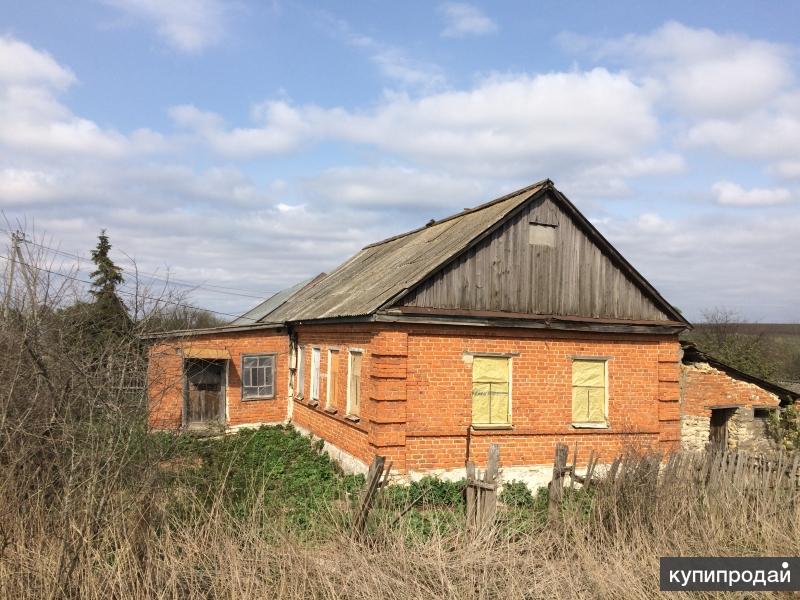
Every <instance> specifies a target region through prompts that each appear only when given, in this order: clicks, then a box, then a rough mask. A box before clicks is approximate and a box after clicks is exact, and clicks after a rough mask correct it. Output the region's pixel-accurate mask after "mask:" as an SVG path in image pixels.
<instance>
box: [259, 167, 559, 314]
mask: <svg viewBox="0 0 800 600" xmlns="http://www.w3.org/2000/svg"><path fill="white" fill-rule="evenodd" d="M549 185H552V184H551V182H550V181H549V180H546V181H541V182H539V183H535V184H533V185H531V186H528V187H526V188H523V189H521V190H518V191H516V192H514V193H513V194H509V195H508V196H503V197H502V198H498V199H497V200H493V201H492V202H488V203H486V204H483V205H481V206H478V207H476V208H473V209H470V210H465V211H464V212H462V213H459V214H456V215H453V216H451V217H448V218H445V219H442V220H440V221H436V222H433V223H431V224H429V225H428V226H426V227H424V228H421V229H417V230H414V231H410V232H408V233H406V234H403V235H399V236H395V237H392V238H389V239H387V240H384V241H382V242H378V243H376V244H371V245H369V246H366V247H365V248H364V249H362V250H361V251H360V252H359V253H358V254H356V255H355V256H353V257H352V258H350V259H349V260H347V261H346V262H345V263H343V264H342V265H340V266H339V267H337V268H336V269H335V270H334V271H333V272H332V273H330V274H329V275H328V276H327V277H325V278H324V279H322V280H321V281H318V282H316V283H314V284H312V285H308V286H307V287H305V288H304V289H301V290H300V291H298V292H296V293H295V294H294V295H292V296H291V298H290V299H289V300H287V301H285V302H283V303H282V304H281V305H280V306H279V307H278V308H276V309H275V310H273V311H272V312H270V313H267V314H265V315H264V316H263V317H262V319H264V320H268V321H272V322H284V321H306V320H313V319H329V318H336V317H355V316H362V315H369V314H372V313H373V312H375V311H377V310H378V309H379V308H380V307H381V306H383V305H384V304H386V303H387V302H388V301H389V300H391V299H392V298H394V297H395V296H397V295H398V294H400V293H401V292H403V291H404V290H406V289H408V288H409V287H411V286H412V285H414V284H416V283H418V282H419V281H421V280H422V279H423V278H424V277H425V276H427V275H428V274H429V273H430V272H431V271H433V270H434V269H435V268H436V267H438V266H439V265H441V264H442V263H444V262H445V261H447V260H448V259H450V258H452V257H453V256H455V255H456V254H458V253H459V252H461V251H462V250H463V249H464V248H466V247H467V246H469V244H470V243H471V242H472V241H473V240H474V239H475V238H476V237H478V236H480V234H481V233H483V232H484V231H486V230H487V229H488V228H490V227H492V225H494V224H495V223H497V222H498V221H500V220H502V219H503V218H504V217H505V216H506V215H507V214H508V213H509V212H510V211H512V210H514V209H515V208H516V207H517V206H519V205H520V204H522V203H523V202H525V201H526V200H528V199H529V198H530V197H531V196H533V195H534V194H536V193H538V192H539V191H541V190H542V189H544V188H545V187H547V186H549Z"/></svg>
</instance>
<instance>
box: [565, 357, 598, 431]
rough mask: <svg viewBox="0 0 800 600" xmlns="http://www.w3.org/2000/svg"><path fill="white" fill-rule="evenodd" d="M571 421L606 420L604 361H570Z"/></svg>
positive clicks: (594, 421) (591, 421)
mask: <svg viewBox="0 0 800 600" xmlns="http://www.w3.org/2000/svg"><path fill="white" fill-rule="evenodd" d="M572 422H573V423H598V424H603V423H605V422H606V361H605V360H584V359H576V360H574V361H572Z"/></svg>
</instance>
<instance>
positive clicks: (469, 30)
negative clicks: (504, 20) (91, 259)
mask: <svg viewBox="0 0 800 600" xmlns="http://www.w3.org/2000/svg"><path fill="white" fill-rule="evenodd" d="M440 9H441V12H442V14H443V15H444V18H445V28H444V29H443V30H442V36H444V37H464V36H467V35H486V34H489V33H495V32H496V31H497V29H498V27H497V23H495V22H494V21H492V19H490V18H489V17H487V16H486V15H485V14H484V13H483V12H481V10H480V9H479V8H477V7H476V6H473V5H471V4H466V3H464V2H447V3H445V4H442V5H441V7H440Z"/></svg>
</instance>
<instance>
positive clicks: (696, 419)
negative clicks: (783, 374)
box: [681, 342, 800, 451]
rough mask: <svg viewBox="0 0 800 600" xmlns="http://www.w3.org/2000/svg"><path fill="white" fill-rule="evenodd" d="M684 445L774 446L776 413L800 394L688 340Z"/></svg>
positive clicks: (683, 373) (683, 398)
mask: <svg viewBox="0 0 800 600" xmlns="http://www.w3.org/2000/svg"><path fill="white" fill-rule="evenodd" d="M681 345H682V349H683V359H682V365H681V447H682V448H684V449H686V450H702V449H705V448H707V447H709V446H710V447H712V448H717V449H723V450H724V449H734V448H738V449H740V450H754V451H761V450H768V449H769V448H770V447H771V446H772V442H771V440H770V437H769V435H768V431H767V421H768V419H769V417H770V415H771V414H772V413H773V412H774V411H776V410H778V409H779V408H780V407H781V406H786V405H788V404H792V403H794V402H797V401H798V399H800V393H798V392H795V391H792V390H790V389H787V388H785V387H782V386H779V385H777V384H775V383H772V382H769V381H766V380H764V379H761V378H759V377H754V376H753V375H749V374H747V373H744V372H742V371H740V370H738V369H736V368H734V367H731V366H730V365H727V364H725V363H723V362H722V361H720V360H718V359H716V358H714V357H713V356H711V355H709V354H708V353H706V352H703V351H701V350H700V349H698V348H697V346H695V345H694V344H692V343H689V342H682V344H681Z"/></svg>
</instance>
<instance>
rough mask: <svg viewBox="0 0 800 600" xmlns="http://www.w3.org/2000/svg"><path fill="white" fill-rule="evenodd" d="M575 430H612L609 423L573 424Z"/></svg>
mask: <svg viewBox="0 0 800 600" xmlns="http://www.w3.org/2000/svg"><path fill="white" fill-rule="evenodd" d="M572 428H573V429H610V428H611V425H609V424H608V423H572Z"/></svg>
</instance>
